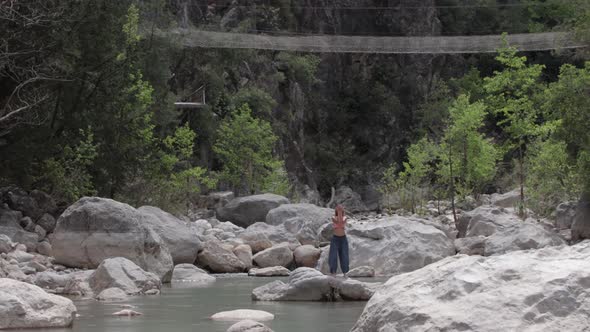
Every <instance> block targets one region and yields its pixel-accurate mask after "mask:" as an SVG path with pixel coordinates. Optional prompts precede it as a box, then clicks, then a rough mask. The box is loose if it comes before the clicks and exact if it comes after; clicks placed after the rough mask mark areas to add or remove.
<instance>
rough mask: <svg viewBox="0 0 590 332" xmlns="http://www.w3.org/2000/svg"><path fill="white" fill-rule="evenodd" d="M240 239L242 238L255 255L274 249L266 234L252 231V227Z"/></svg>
mask: <svg viewBox="0 0 590 332" xmlns="http://www.w3.org/2000/svg"><path fill="white" fill-rule="evenodd" d="M238 238H240V239H241V240H242V241H243V242H244V243H245V244H247V245H249V246H250V248H251V249H252V253H254V254H256V253H258V252H260V251H263V250H265V249H268V248H270V247H272V242H271V241H270V239H269V238H268V235H267V234H266V233H265V232H258V231H256V230H252V229H250V227H248V228H247V229H246V231H244V232H242V233H241V234H240V235H239V236H238Z"/></svg>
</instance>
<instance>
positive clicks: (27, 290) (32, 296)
mask: <svg viewBox="0 0 590 332" xmlns="http://www.w3.org/2000/svg"><path fill="white" fill-rule="evenodd" d="M75 315H76V307H75V306H74V303H73V302H72V300H70V299H67V298H65V297H62V296H58V295H52V294H48V293H46V292H45V291H44V290H43V289H41V288H39V287H37V286H35V285H30V284H27V283H24V282H20V281H16V280H12V279H6V278H1V279H0V330H1V329H25V328H52V327H69V326H71V325H72V322H73V320H74V316H75Z"/></svg>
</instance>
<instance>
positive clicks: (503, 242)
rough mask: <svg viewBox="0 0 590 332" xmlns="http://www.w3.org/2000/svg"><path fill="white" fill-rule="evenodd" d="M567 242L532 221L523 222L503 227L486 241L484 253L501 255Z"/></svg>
mask: <svg viewBox="0 0 590 332" xmlns="http://www.w3.org/2000/svg"><path fill="white" fill-rule="evenodd" d="M563 244H566V242H565V241H564V240H563V239H562V238H561V237H560V236H559V235H558V234H557V233H554V232H551V231H548V230H547V229H545V228H543V227H542V226H541V225H538V224H535V223H532V222H522V223H519V224H514V225H511V226H509V227H505V228H502V229H501V230H499V231H497V232H495V233H494V234H493V235H491V236H489V237H488V238H487V239H486V241H485V249H484V255H486V256H491V255H499V254H504V253H507V252H509V251H515V250H527V249H539V248H543V247H548V246H560V245H563Z"/></svg>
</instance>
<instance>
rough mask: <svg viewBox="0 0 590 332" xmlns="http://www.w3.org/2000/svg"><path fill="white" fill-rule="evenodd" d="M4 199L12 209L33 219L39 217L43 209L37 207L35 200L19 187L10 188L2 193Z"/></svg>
mask: <svg viewBox="0 0 590 332" xmlns="http://www.w3.org/2000/svg"><path fill="white" fill-rule="evenodd" d="M4 199H5V200H6V203H8V206H9V207H10V208H11V209H12V210H16V211H20V212H22V213H23V215H25V216H27V217H30V218H31V219H33V220H37V219H39V217H41V215H42V214H43V210H42V209H41V208H39V204H37V201H36V200H35V199H34V198H33V197H31V196H29V194H28V193H27V192H26V191H24V190H23V189H20V188H16V187H14V188H10V189H8V190H7V191H6V192H5V193H4Z"/></svg>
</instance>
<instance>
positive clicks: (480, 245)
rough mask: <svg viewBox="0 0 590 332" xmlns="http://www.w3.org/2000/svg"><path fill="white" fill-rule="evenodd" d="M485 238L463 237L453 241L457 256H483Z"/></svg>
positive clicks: (479, 236) (481, 236) (480, 236)
mask: <svg viewBox="0 0 590 332" xmlns="http://www.w3.org/2000/svg"><path fill="white" fill-rule="evenodd" d="M485 247H486V237H485V236H483V235H478V236H472V237H463V238H460V239H456V240H455V249H456V250H457V253H458V254H463V255H481V256H483V255H484V251H485Z"/></svg>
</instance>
